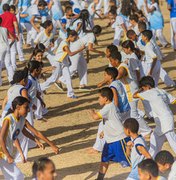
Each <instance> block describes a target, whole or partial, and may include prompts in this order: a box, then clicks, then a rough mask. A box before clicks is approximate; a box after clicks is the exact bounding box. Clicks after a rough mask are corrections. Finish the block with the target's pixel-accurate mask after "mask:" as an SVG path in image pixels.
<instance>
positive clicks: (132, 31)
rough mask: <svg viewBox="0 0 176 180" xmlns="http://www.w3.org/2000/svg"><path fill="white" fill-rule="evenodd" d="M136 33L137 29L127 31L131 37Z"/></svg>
mask: <svg viewBox="0 0 176 180" xmlns="http://www.w3.org/2000/svg"><path fill="white" fill-rule="evenodd" d="M133 35H136V33H135V31H134V30H132V29H130V30H128V31H127V38H129V37H130V36H133Z"/></svg>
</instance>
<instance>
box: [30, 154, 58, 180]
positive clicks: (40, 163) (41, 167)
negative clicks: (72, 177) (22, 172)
mask: <svg viewBox="0 0 176 180" xmlns="http://www.w3.org/2000/svg"><path fill="white" fill-rule="evenodd" d="M32 173H33V180H53V179H55V178H56V169H55V165H54V163H53V161H52V160H50V159H48V158H47V157H42V158H40V159H38V160H37V161H35V162H34V164H33V166H32Z"/></svg>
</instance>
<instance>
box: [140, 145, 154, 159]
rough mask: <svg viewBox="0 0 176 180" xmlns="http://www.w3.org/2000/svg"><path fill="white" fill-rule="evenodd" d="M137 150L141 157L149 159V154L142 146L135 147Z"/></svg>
mask: <svg viewBox="0 0 176 180" xmlns="http://www.w3.org/2000/svg"><path fill="white" fill-rule="evenodd" d="M137 150H138V151H139V152H140V153H141V154H142V155H143V156H145V158H147V159H151V158H152V157H151V155H150V154H149V152H148V151H147V150H146V149H145V147H144V146H137Z"/></svg>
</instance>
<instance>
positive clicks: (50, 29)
mask: <svg viewBox="0 0 176 180" xmlns="http://www.w3.org/2000/svg"><path fill="white" fill-rule="evenodd" d="M48 30H49V31H50V32H51V31H52V30H53V25H52V24H51V25H50V26H49V27H48Z"/></svg>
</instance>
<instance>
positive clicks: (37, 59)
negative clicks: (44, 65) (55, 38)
mask: <svg viewBox="0 0 176 180" xmlns="http://www.w3.org/2000/svg"><path fill="white" fill-rule="evenodd" d="M42 58H43V53H42V52H39V53H37V55H36V56H35V60H36V61H39V62H42Z"/></svg>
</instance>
